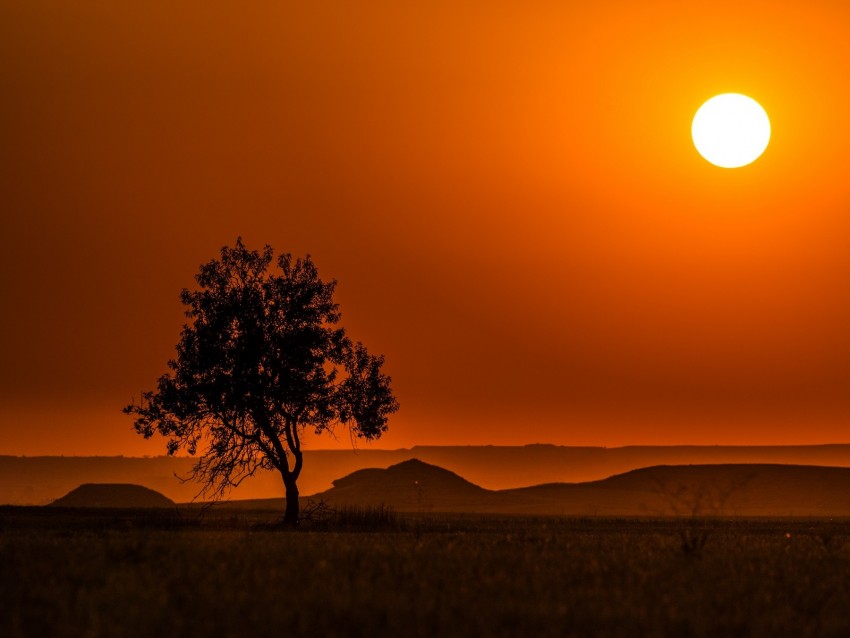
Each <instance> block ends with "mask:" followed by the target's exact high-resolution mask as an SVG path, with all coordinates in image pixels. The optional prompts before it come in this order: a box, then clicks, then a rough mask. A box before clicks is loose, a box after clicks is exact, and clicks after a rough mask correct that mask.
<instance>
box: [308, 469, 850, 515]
mask: <svg viewBox="0 0 850 638" xmlns="http://www.w3.org/2000/svg"><path fill="white" fill-rule="evenodd" d="M313 499H314V500H324V501H326V502H327V503H328V504H329V505H331V506H332V507H338V506H371V505H379V504H383V505H388V506H390V507H392V508H394V509H396V510H398V511H439V512H481V513H483V512H491V513H500V514H551V515H574V516H599V515H604V516H692V515H698V516H700V515H709V516H850V468H836V467H817V466H797V465H769V464H727V465H688V466H655V467H649V468H643V469H639V470H634V471H631V472H627V473H624V474H620V475H615V476H612V477H610V478H607V479H604V480H601V481H593V482H586V483H572V484H570V483H553V484H545V485H537V486H532V487H526V488H519V489H510V490H486V489H483V488H481V487H479V486H477V485H474V484H473V483H470V482H469V481H467V480H465V479H463V478H462V477H460V476H458V475H457V474H454V473H453V472H449V471H447V470H445V469H443V468H440V467H437V466H434V465H430V464H427V463H423V462H421V461H418V460H411V461H406V462H403V463H400V464H397V465H394V466H391V467H389V468H387V469H369V470H360V471H358V472H354V473H352V474H350V475H348V476H346V477H344V478H342V479H339V480H337V481H334V487H332V488H331V489H330V490H327V491H325V492H321V493H319V494H316V495H315V496H314V497H313Z"/></svg>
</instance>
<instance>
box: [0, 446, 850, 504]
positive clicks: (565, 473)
mask: <svg viewBox="0 0 850 638" xmlns="http://www.w3.org/2000/svg"><path fill="white" fill-rule="evenodd" d="M412 458H417V459H420V460H421V461H424V462H425V463H430V464H432V465H436V466H439V467H442V468H445V469H447V470H451V471H452V472H455V473H457V474H459V475H460V476H462V477H464V478H465V479H467V480H468V481H471V482H472V483H474V484H476V485H480V486H482V487H483V488H486V489H490V490H499V489H501V490H504V489H510V488H518V487H523V486H532V485H541V484H548V483H578V482H586V481H597V480H601V479H605V478H606V477H609V476H613V475H615V474H622V473H624V472H628V471H630V470H635V469H638V468H645V467H652V466H657V465H686V464H702V465H706V464H741V463H759V464H792V465H819V466H827V467H850V445H848V444H830V445H796V446H781V445H774V446H694V445H681V446H677V445H668V446H627V447H613V448H604V447H588V446H585V447H569V446H559V445H549V444H537V445H526V446H496V445H491V446H475V445H468V446H415V447H413V448H403V449H397V450H375V449H361V450H306V451H305V452H304V472H303V473H302V474H301V477H300V479H299V488H300V491H301V493H302V494H315V493H318V492H323V491H326V490H328V489H330V488H331V486H332V482H333V480H334V479H338V478H339V477H341V476H346V475H348V474H350V473H352V472H355V471H356V470H360V469H364V468H386V467H389V466H391V465H395V464H398V463H401V462H402V461H406V460H410V459H412ZM195 460H196V459H194V458H191V457H169V456H157V457H150V458H140V457H118V456H113V457H106V456H94V457H73V456H66V457H60V456H43V457H21V456H0V505H2V504H10V505H45V504H48V503H50V502H52V501H53V500H54V499H56V498H59V497H60V496H62V495H63V494H66V493H68V492H69V491H70V490H72V489H74V488H75V487H77V486H78V485H82V484H84V483H134V484H138V485H146V486H148V487H150V488H152V489H154V490H156V491H158V492H160V493H162V494H164V495H165V496H167V497H168V498H170V499H172V500H174V501H176V502H188V501H191V500H192V499H193V498H194V497H195V496H196V495H197V494H198V492H199V491H200V486H199V485H198V484H197V483H194V482H193V481H186V482H181V481H180V480H179V479H178V477H187V476H189V474H190V472H191V468H192V465H193V464H194V462H195ZM283 494H284V490H283V483H282V481H281V478H280V475H279V474H277V473H276V472H272V471H260V472H257V474H256V475H255V476H253V477H251V478H249V479H247V480H246V481H244V482H243V483H242V484H241V485H240V486H239V488H238V489H236V490H234V491H233V492H232V493H231V494H230V497H231V498H232V499H239V500H244V499H260V498H282V497H283Z"/></svg>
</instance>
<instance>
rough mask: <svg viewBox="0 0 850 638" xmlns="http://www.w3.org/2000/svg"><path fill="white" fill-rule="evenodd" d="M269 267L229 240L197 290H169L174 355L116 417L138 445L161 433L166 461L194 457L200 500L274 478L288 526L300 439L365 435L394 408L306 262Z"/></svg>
mask: <svg viewBox="0 0 850 638" xmlns="http://www.w3.org/2000/svg"><path fill="white" fill-rule="evenodd" d="M273 261H275V260H274V251H273V249H272V248H271V247H270V246H265V247H264V248H263V250H262V251H254V250H248V249H247V248H246V247H245V246H244V245H243V243H242V239H241V237H240V238H238V239H237V240H236V245H235V246H234V247H233V248H230V247H227V246H225V247H223V248H222V249H221V256H220V258H219V259H213V260H212V261H210V262H209V263H207V264H204V265H202V266H201V268H200V272H199V273H198V274H197V275H196V276H195V279H196V281H197V284H198V287H197V289H194V290H189V289H184V290H183V291H182V292H181V294H180V299H181V301H182V302H183V304H184V305H185V306H186V316H187V318H188V319H189V321H188V322H187V323H186V324H185V325H184V326H183V330H182V332H181V335H180V340H179V343H178V344H177V356H176V358H175V359H172V360H170V361H168V368H169V371H168V372H167V373H166V374H164V375H162V376H161V377H160V378H159V381H158V382H157V385H156V389H155V390H153V391H149V392H144V393H143V394H142V398H141V401H140V403H138V404H136V403H135V402H134V403H133V404H131V405H128V406H127V407H125V408H124V411H125V413H127V414H130V415H133V416H134V417H135V421H134V427H135V429H136V431H137V432H138V433H139V434H141V435H142V436H144V437H145V438H150V437H152V436H153V435H154V434H155V433H157V432H158V433H159V434H161V435H163V436H165V437H167V439H168V442H167V450H168V453H169V454H174V453H175V452H177V451H178V450H185V451H187V452H188V453H189V454H192V455H198V454H199V458H198V462H197V463H196V465H195V466H194V470H193V476H194V478H196V479H198V480H200V481H201V482H202V483H203V485H204V491H203V492H202V494H204V495H205V496H207V497H212V498H213V499H217V498H221V497H222V496H223V495H224V494H225V493H226V492H227V491H229V489H230V488H232V487H234V486H236V485H238V484H239V483H240V482H241V481H242V480H243V479H245V478H246V477H248V476H251V475H253V474H254V473H255V472H256V471H258V470H260V469H271V470H277V471H278V472H279V473H280V474H281V477H282V479H283V483H284V485H285V488H286V500H287V505H286V516H285V521H286V522H289V523H294V522H296V521H297V519H298V488H297V480H298V477H299V475H300V474H301V470H302V466H303V454H302V450H301V441H302V435H303V433H304V431H305V430H306V429H308V428H309V429H311V430H313V431H315V432H316V433H322V432H329V431H333V430H334V428H335V427H337V426H344V427H346V428H348V429H349V430H350V432H351V434H352V435H353V436H354V437H358V438H362V439H367V440H372V439H376V438H378V437H380V436H381V434H383V433H384V432H385V431H386V429H387V421H388V417H389V415H390V414H392V413H394V412H395V411H396V410H398V407H399V404H398V402H397V401H396V399H395V397H394V396H393V392H392V388H391V379H390V377H389V376H387V375H385V374H384V373H383V372H382V366H383V364H384V358H383V356H375V355H372V354H370V353H369V352H368V350H367V349H366V347H365V346H364V345H363V344H362V343H360V342H353V341H352V340H351V339H349V337H348V336H347V335H346V332H345V330H344V328H342V327H339V322H340V318H341V313H340V311H339V306H338V304H336V303H335V302H334V300H333V293H334V289H335V287H336V281H335V280H331V281H329V282H324V281H322V279H321V278H320V277H319V274H318V271H317V269H316V266H315V265H314V263H313V261H312V260H311V258H310V256H309V255H308V256H306V257H303V258H297V259H293V257H292V255H290V254H288V253H284V254H281V255H279V256H278V258H277V260H276V261H275V265H276V266H277V268H276V269H274V268H273V266H272V264H273Z"/></svg>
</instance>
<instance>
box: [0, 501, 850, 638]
mask: <svg viewBox="0 0 850 638" xmlns="http://www.w3.org/2000/svg"><path fill="white" fill-rule="evenodd" d="M279 516H280V514H279V512H272V511H253V512H252V511H234V510H228V509H226V508H222V509H214V510H210V511H207V512H206V513H204V515H203V516H199V514H198V512H197V511H196V510H187V509H182V510H178V509H174V510H158V511H151V510H145V511H142V510H100V511H95V510H71V509H61V508H20V507H4V508H0V635H2V636H5V637H6V638H15V637H18V636H69V637H70V636H204V635H208V636H213V635H215V636H278V637H279V636H282V635H297V636H402V635H404V636H786V635H788V636H790V635H793V636H846V635H850V611H848V610H850V576H849V575H850V520H815V519H784V520H783V519H749V520H741V519H719V518H699V519H677V518H666V519H649V518H645V519H640V518H632V519H610V518H583V519H579V518H566V517H559V518H555V517H511V516H494V515H490V516H484V515H476V516H472V515H460V514H451V515H440V514H433V513H429V514H409V515H396V514H394V513H392V512H390V511H379V510H371V511H367V510H362V511H359V512H358V511H350V512H348V513H347V514H346V513H345V512H340V513H338V514H337V515H336V516H331V517H326V518H324V519H323V520H318V519H316V520H314V521H312V522H310V521H308V522H306V523H304V524H303V525H302V526H301V527H299V528H297V529H281V528H280V527H279V526H278V524H277V521H278V520H279Z"/></svg>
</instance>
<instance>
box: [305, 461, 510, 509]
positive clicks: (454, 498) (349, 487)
mask: <svg viewBox="0 0 850 638" xmlns="http://www.w3.org/2000/svg"><path fill="white" fill-rule="evenodd" d="M492 494H494V492H490V491H489V490H485V489H484V488H482V487H478V486H477V485H474V484H473V483H470V482H469V481H467V480H466V479H464V478H462V477H460V476H458V475H457V474H455V473H454V472H450V471H449V470H445V469H443V468H441V467H438V466H436V465H429V464H428V463H423V462H422V461H420V460H419V459H410V460H409V461H403V462H402V463H398V464H396V465H391V466H390V467H388V468H386V469H380V468H369V469H365V470H357V471H356V472H352V473H351V474H349V475H348V476H345V477H343V478H340V479H337V480H335V481H334V482H333V487H332V488H331V489H329V490H327V491H326V492H322V493H320V494H317V495H315V496H314V497H313V498H314V499H321V500H325V501H327V502H329V503H330V504H331V505H332V506H348V505H352V506H353V505H357V506H359V505H378V504H383V505H388V506H391V507H393V508H395V509H397V510H399V511H419V510H438V511H457V510H464V509H467V508H469V509H471V510H473V511H474V510H477V509H479V508H480V506H481V505H482V504H483V503H487V502H488V496H491V495H492Z"/></svg>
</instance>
